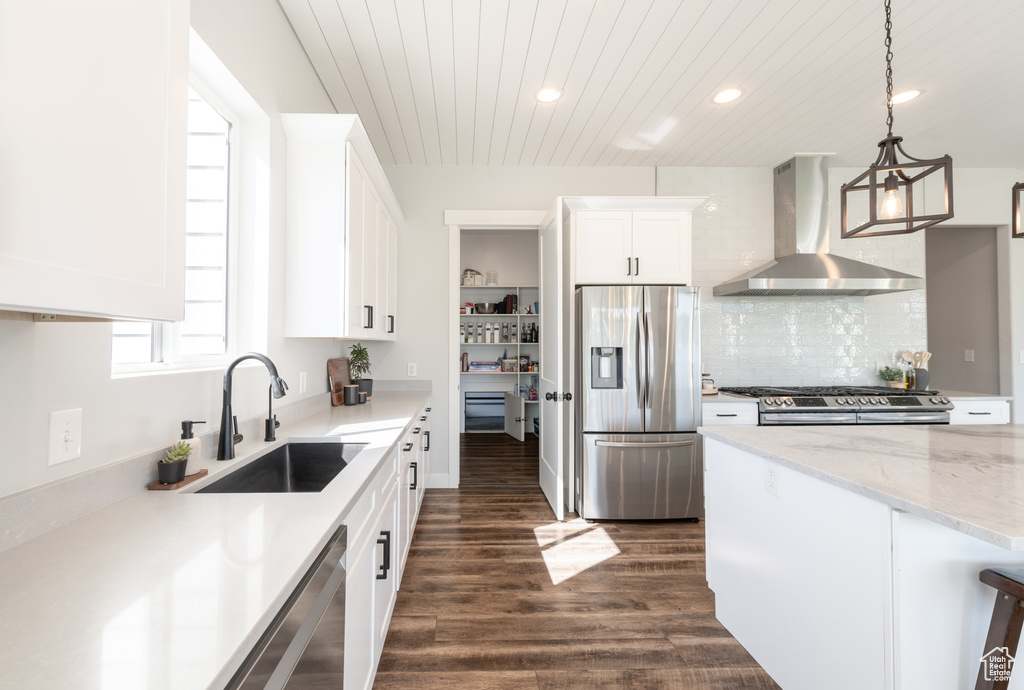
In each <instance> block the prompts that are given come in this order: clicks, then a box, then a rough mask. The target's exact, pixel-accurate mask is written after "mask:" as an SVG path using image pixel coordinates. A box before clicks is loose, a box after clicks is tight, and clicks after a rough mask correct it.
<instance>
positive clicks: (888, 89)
mask: <svg viewBox="0 0 1024 690" xmlns="http://www.w3.org/2000/svg"><path fill="white" fill-rule="evenodd" d="M891 2H892V0H885V94H886V99H887V100H886V105H887V106H888V108H889V117H888V118H886V120H885V122H886V124H888V125H889V136H890V137H891V136H892V7H891Z"/></svg>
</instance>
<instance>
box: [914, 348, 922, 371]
mask: <svg viewBox="0 0 1024 690" xmlns="http://www.w3.org/2000/svg"><path fill="white" fill-rule="evenodd" d="M923 356H924V353H923V352H921V351H920V350H918V351H917V352H915V353H914V368H915V369H920V368H921V358H922V357H923Z"/></svg>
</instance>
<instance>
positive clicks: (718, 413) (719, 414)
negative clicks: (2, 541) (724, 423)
mask: <svg viewBox="0 0 1024 690" xmlns="http://www.w3.org/2000/svg"><path fill="white" fill-rule="evenodd" d="M715 416H716V417H739V415H738V414H736V413H735V412H733V413H732V414H722V413H721V412H716V413H715Z"/></svg>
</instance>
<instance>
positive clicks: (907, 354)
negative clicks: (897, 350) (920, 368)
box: [903, 350, 914, 364]
mask: <svg viewBox="0 0 1024 690" xmlns="http://www.w3.org/2000/svg"><path fill="white" fill-rule="evenodd" d="M903 361H904V362H906V363H907V364H910V363H911V362H913V361H914V353H913V352H911V351H910V350H904V351H903Z"/></svg>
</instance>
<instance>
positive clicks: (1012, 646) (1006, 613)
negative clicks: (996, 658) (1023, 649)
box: [974, 591, 1024, 690]
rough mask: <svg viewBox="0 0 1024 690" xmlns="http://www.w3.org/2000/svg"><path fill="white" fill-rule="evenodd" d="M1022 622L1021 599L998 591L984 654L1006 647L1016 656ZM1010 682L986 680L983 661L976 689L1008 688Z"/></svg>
mask: <svg viewBox="0 0 1024 690" xmlns="http://www.w3.org/2000/svg"><path fill="white" fill-rule="evenodd" d="M1022 624H1024V606H1022V605H1021V600H1020V599H1017V598H1016V597H1014V596H1012V595H1010V594H1007V593H1006V592H1000V591H996V603H995V606H993V607H992V622H991V623H990V624H989V627H988V637H987V638H986V639H985V649H983V650H982V654H988V653H989V652H990V651H992V650H993V649H995V648H996V647H1006V651H1007V654H1009V655H1010V656H1012V657H1016V656H1017V643H1018V642H1020V632H1021V625H1022ZM1009 684H1010V681H1009V680H1000V681H993V680H985V663H984V661H982V663H981V667H980V668H979V669H978V681H977V683H976V684H975V686H974V690H1007V687H1008V686H1009Z"/></svg>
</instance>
